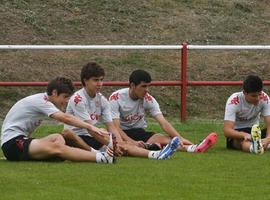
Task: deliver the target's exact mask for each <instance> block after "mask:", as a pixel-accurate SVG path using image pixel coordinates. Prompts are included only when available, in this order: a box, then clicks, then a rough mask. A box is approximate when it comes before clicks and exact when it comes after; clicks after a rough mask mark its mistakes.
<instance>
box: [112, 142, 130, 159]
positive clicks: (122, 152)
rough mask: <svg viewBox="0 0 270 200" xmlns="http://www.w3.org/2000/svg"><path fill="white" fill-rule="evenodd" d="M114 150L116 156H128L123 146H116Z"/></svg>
mask: <svg viewBox="0 0 270 200" xmlns="http://www.w3.org/2000/svg"><path fill="white" fill-rule="evenodd" d="M116 149H117V150H116V151H115V154H116V156H122V155H128V152H127V148H126V147H125V145H121V144H117V148H116ZM118 151H119V152H118ZM117 153H119V155H117Z"/></svg>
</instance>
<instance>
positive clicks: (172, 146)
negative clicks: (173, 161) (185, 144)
mask: <svg viewBox="0 0 270 200" xmlns="http://www.w3.org/2000/svg"><path fill="white" fill-rule="evenodd" d="M179 146H180V138H179V137H174V138H173V139H172V140H171V141H170V143H169V144H167V145H166V146H165V147H164V148H163V149H162V150H161V151H160V154H159V156H158V159H159V160H166V159H168V158H170V157H171V156H172V155H173V154H174V152H176V150H177V148H178V147H179Z"/></svg>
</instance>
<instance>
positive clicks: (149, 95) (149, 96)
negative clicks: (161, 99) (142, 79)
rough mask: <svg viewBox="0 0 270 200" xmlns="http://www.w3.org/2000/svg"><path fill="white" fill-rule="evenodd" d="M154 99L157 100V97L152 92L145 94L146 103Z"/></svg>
mask: <svg viewBox="0 0 270 200" xmlns="http://www.w3.org/2000/svg"><path fill="white" fill-rule="evenodd" d="M154 101H156V100H155V98H154V97H153V96H152V95H151V94H149V93H147V94H146V95H145V96H144V102H145V103H153V102H154Z"/></svg>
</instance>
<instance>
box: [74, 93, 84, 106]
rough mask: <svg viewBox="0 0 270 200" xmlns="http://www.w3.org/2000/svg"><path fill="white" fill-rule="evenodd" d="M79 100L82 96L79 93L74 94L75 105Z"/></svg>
mask: <svg viewBox="0 0 270 200" xmlns="http://www.w3.org/2000/svg"><path fill="white" fill-rule="evenodd" d="M81 101H82V97H81V96H80V95H79V94H76V96H75V97H74V103H75V106H77V104H78V103H80V102H81Z"/></svg>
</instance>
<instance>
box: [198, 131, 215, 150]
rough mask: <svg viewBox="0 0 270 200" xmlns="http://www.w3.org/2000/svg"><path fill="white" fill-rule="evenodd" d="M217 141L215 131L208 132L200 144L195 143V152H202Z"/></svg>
mask: <svg viewBox="0 0 270 200" xmlns="http://www.w3.org/2000/svg"><path fill="white" fill-rule="evenodd" d="M216 142H217V134H216V133H214V132H213V133H210V134H209V135H208V136H207V137H206V138H205V139H204V140H203V141H202V142H201V143H200V144H198V145H197V147H196V149H195V152H196V153H204V152H206V151H207V150H208V149H209V148H211V147H212V146H214V145H215V144H216Z"/></svg>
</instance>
